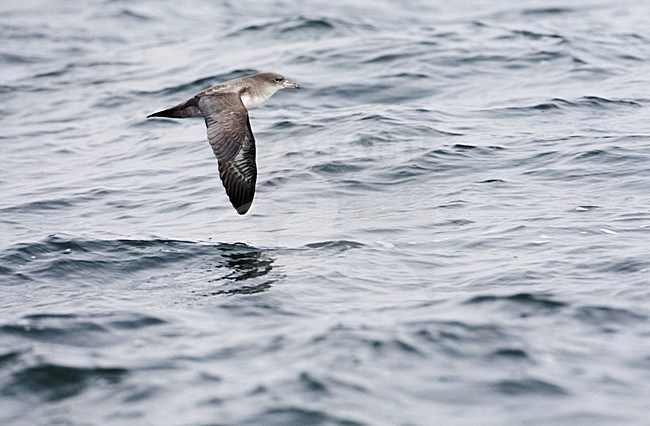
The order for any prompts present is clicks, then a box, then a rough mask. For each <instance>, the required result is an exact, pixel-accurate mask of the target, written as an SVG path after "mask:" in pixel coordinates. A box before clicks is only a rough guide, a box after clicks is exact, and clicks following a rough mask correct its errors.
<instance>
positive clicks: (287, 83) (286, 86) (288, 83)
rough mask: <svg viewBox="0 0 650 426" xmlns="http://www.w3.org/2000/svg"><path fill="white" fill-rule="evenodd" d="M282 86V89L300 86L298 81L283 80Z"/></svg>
mask: <svg viewBox="0 0 650 426" xmlns="http://www.w3.org/2000/svg"><path fill="white" fill-rule="evenodd" d="M282 88H283V89H299V88H300V86H298V83H291V82H290V81H285V82H284V83H282Z"/></svg>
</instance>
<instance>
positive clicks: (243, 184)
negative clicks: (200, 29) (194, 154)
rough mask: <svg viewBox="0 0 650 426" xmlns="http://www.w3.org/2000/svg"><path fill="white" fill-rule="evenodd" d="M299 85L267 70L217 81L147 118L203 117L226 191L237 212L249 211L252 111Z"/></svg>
mask: <svg viewBox="0 0 650 426" xmlns="http://www.w3.org/2000/svg"><path fill="white" fill-rule="evenodd" d="M297 88H298V84H296V83H291V82H289V81H287V80H286V79H285V78H284V77H283V76H281V75H280V74H277V73H273V72H264V73H260V74H254V75H249V76H245V77H240V78H235V79H232V80H228V81H226V82H223V83H220V84H217V85H216V86H213V87H211V88H209V89H207V90H204V91H203V92H200V93H198V94H196V95H194V96H193V97H191V98H190V99H188V100H187V101H185V102H182V103H180V104H178V105H176V106H173V107H171V108H169V109H165V110H162V111H158V112H155V113H153V114H150V115H148V116H147V118H150V117H166V118H188V117H203V118H204V119H205V125H206V126H207V128H208V141H209V142H210V145H211V146H212V151H213V152H214V155H216V157H217V161H218V163H219V177H220V178H221V182H222V183H223V186H224V188H226V194H228V197H229V198H230V202H231V203H232V205H233V207H234V208H235V209H236V210H237V213H239V214H246V212H247V211H248V210H249V209H250V207H251V204H253V197H254V196H255V183H256V181H257V166H256V164H255V137H254V136H253V131H252V129H251V124H250V120H249V118H248V110H249V109H251V108H255V107H257V106H259V105H260V104H262V103H263V102H264V101H266V100H267V99H269V98H270V97H271V96H273V95H274V94H275V92H277V91H278V90H280V89H297Z"/></svg>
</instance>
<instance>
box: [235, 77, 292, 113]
mask: <svg viewBox="0 0 650 426" xmlns="http://www.w3.org/2000/svg"><path fill="white" fill-rule="evenodd" d="M237 80H240V84H241V83H244V84H243V86H244V87H245V89H244V90H243V91H242V92H241V100H242V102H243V103H244V106H245V107H246V109H252V108H256V107H258V106H259V105H260V104H261V103H263V102H265V101H266V100H268V99H269V98H270V97H271V96H273V95H274V94H275V93H276V92H277V91H278V90H280V89H298V87H299V86H298V84H296V83H292V82H290V81H288V80H287V79H285V78H284V77H283V76H282V75H280V74H278V73H275V72H263V73H260V74H255V75H250V76H247V77H242V78H241V79H237ZM233 81H236V80H233Z"/></svg>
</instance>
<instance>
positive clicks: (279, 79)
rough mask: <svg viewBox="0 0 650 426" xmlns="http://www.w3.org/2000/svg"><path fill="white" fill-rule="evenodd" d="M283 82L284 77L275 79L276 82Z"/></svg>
mask: <svg viewBox="0 0 650 426" xmlns="http://www.w3.org/2000/svg"><path fill="white" fill-rule="evenodd" d="M282 80H284V78H282V77H275V81H278V82H279V81H282Z"/></svg>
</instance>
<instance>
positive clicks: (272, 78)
mask: <svg viewBox="0 0 650 426" xmlns="http://www.w3.org/2000/svg"><path fill="white" fill-rule="evenodd" d="M264 77H265V78H266V80H267V81H268V82H269V83H270V84H274V85H275V86H277V87H278V90H279V89H298V88H299V87H300V86H298V83H292V82H290V81H288V80H287V79H285V78H284V77H282V76H281V75H280V74H278V73H274V72H268V73H264Z"/></svg>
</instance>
